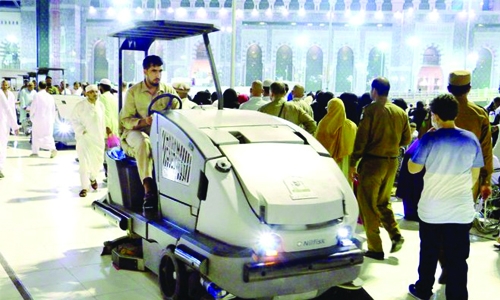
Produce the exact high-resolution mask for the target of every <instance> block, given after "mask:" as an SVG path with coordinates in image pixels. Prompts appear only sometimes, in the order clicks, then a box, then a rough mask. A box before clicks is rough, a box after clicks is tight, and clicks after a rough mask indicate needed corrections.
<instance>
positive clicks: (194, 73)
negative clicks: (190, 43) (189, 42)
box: [190, 42, 214, 87]
mask: <svg viewBox="0 0 500 300" xmlns="http://www.w3.org/2000/svg"><path fill="white" fill-rule="evenodd" d="M193 50H194V53H193V52H191V53H193V54H194V60H193V63H192V65H191V72H190V76H191V84H192V85H193V86H203V87H212V86H213V84H214V83H213V78H212V69H211V68H210V63H209V61H208V54H207V50H206V48H205V44H203V42H200V43H198V44H196V45H195V46H194V48H193Z"/></svg>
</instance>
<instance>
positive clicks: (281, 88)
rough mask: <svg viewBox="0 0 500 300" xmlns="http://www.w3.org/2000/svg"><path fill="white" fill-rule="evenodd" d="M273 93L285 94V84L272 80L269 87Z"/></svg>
mask: <svg viewBox="0 0 500 300" xmlns="http://www.w3.org/2000/svg"><path fill="white" fill-rule="evenodd" d="M269 88H270V89H271V92H272V93H273V95H285V94H286V92H285V85H284V84H283V83H282V82H277V81H276V82H273V83H272V84H271V86H270V87H269Z"/></svg>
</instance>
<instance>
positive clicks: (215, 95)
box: [210, 92, 219, 102]
mask: <svg viewBox="0 0 500 300" xmlns="http://www.w3.org/2000/svg"><path fill="white" fill-rule="evenodd" d="M217 99H219V95H217V92H213V93H212V94H211V95H210V100H212V102H215V100H217Z"/></svg>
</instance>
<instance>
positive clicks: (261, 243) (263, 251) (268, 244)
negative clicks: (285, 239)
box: [255, 232, 281, 257]
mask: <svg viewBox="0 0 500 300" xmlns="http://www.w3.org/2000/svg"><path fill="white" fill-rule="evenodd" d="M280 248H281V239H280V237H279V236H278V235H277V234H275V233H271V232H266V233H262V234H261V235H260V236H259V238H258V241H257V247H256V249H255V252H256V254H257V255H258V256H259V257H262V256H265V257H274V256H278V251H279V249H280Z"/></svg>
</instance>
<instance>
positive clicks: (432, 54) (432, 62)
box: [422, 46, 441, 66]
mask: <svg viewBox="0 0 500 300" xmlns="http://www.w3.org/2000/svg"><path fill="white" fill-rule="evenodd" d="M440 61H441V55H440V54H439V50H438V49H437V47H436V46H430V47H427V49H425V50H424V54H423V60H422V64H423V65H424V66H439V65H440Z"/></svg>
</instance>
